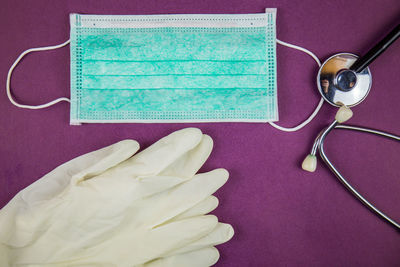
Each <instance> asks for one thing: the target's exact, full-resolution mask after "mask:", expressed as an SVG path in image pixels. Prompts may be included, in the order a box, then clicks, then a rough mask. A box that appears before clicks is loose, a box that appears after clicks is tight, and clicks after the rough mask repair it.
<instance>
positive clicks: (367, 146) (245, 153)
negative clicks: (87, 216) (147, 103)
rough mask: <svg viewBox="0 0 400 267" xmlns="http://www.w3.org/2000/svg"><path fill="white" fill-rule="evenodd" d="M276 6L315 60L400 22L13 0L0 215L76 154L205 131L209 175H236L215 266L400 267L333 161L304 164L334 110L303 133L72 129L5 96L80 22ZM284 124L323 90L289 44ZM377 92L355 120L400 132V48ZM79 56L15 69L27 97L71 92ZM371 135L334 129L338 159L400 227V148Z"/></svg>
mask: <svg viewBox="0 0 400 267" xmlns="http://www.w3.org/2000/svg"><path fill="white" fill-rule="evenodd" d="M266 7H277V8H278V13H277V36H278V38H279V39H281V40H283V41H286V42H290V43H294V44H297V45H300V46H303V47H306V48H307V49H310V50H311V51H313V52H314V53H316V54H317V55H318V56H319V57H320V58H321V59H322V60H323V59H326V58H327V57H329V56H330V55H332V54H334V53H337V52H353V53H357V54H363V53H365V52H366V51H367V50H368V49H369V48H370V47H371V45H372V44H373V43H375V42H376V41H377V40H379V39H380V38H381V37H383V36H384V35H385V34H386V33H387V32H388V31H389V30H390V29H391V28H392V27H394V25H396V24H397V23H399V16H400V2H399V1H398V0H374V1H363V0H356V1H345V0H337V1H312V0H292V1H288V0H279V1H278V0H276V1H261V0H260V1H239V0H216V1H215V0H213V1H212V0H209V1H208V0H207V1H189V0H180V1H168V2H167V1H156V0H147V1H136V0H134V1H105V0H96V1H94V0H93V1H82V0H74V1H52V0H37V1H28V0H26V1H15V0H2V2H1V8H0V24H1V25H2V26H1V28H0V40H1V42H0V55H1V56H0V58H1V59H2V63H1V64H0V77H1V81H2V88H3V89H2V91H1V93H0V207H2V206H4V205H5V204H6V203H7V202H8V201H9V200H10V199H11V198H12V197H13V196H14V195H15V194H16V193H17V192H18V191H19V190H21V189H23V188H24V187H26V186H27V185H29V184H31V183H32V182H33V181H35V180H37V179H39V178H40V177H41V176H43V175H44V174H46V173H47V172H49V171H50V170H52V169H53V168H55V167H56V166H58V165H60V164H61V163H63V162H65V161H68V160H70V159H72V158H74V157H76V156H78V155H81V154H83V153H87V152H89V151H92V150H95V149H98V148H100V147H103V146H106V145H109V144H111V143H114V142H116V141H119V140H122V139H126V138H131V139H135V140H138V141H139V143H140V144H141V145H142V147H146V146H148V145H149V144H151V143H153V142H154V141H156V140H158V139H159V138H161V137H162V136H164V135H167V134H169V133H171V132H172V131H174V130H177V129H181V128H183V127H188V126H194V127H199V128H200V129H201V130H202V131H203V132H204V133H207V134H209V135H211V136H212V138H213V139H214V141H215V148H214V151H213V154H212V155H211V157H210V159H209V160H208V162H207V163H206V164H205V166H204V168H203V170H205V171H206V170H211V169H213V168H216V167H224V168H226V169H228V170H229V171H230V174H231V175H230V180H229V181H228V183H227V184H226V185H225V186H224V187H223V188H221V189H220V190H219V191H218V192H217V196H218V197H219V199H220V206H219V207H218V209H217V210H216V211H215V214H216V215H218V217H219V218H220V220H221V221H225V222H229V223H231V224H232V225H233V226H234V228H235V230H236V234H235V236H234V237H233V239H232V240H231V241H230V242H229V243H227V244H224V245H221V246H219V249H220V252H221V258H220V260H219V262H218V263H217V265H216V266H399V265H400V235H399V233H398V232H396V231H395V230H394V228H392V227H391V226H389V225H388V224H386V223H385V222H383V221H382V220H380V219H379V218H378V217H377V216H375V215H373V214H372V213H371V212H370V211H369V210H367V209H366V208H365V207H364V206H362V205H361V203H360V202H358V201H357V200H356V199H355V198H354V197H353V196H352V195H350V194H349V193H348V192H347V191H346V190H345V189H344V187H343V186H342V185H341V184H340V183H339V182H338V181H337V180H336V179H335V178H334V177H333V176H332V175H331V174H330V172H329V171H328V170H327V168H326V167H325V166H323V164H321V163H319V164H318V169H317V171H316V172H315V173H313V174H310V173H305V172H303V171H302V170H301V169H300V164H301V161H302V159H303V157H304V156H305V155H306V154H307V153H309V149H310V146H311V144H312V141H313V139H314V137H315V136H316V134H317V133H318V132H319V130H320V129H321V128H323V127H325V126H326V125H327V124H328V123H329V122H331V120H332V118H333V116H334V112H335V109H334V108H333V107H330V106H328V105H327V104H325V105H324V106H323V108H322V109H321V111H320V113H319V115H318V117H317V118H316V119H315V120H314V121H313V122H312V123H311V124H310V125H308V126H307V127H305V128H304V129H303V130H301V131H299V132H295V133H283V132H280V131H278V130H276V129H274V128H272V127H271V126H269V125H268V124H253V123H205V124H104V125H102V124H92V125H90V124H86V125H83V126H70V125H69V105H68V104H67V103H66V102H63V103H62V104H57V105H55V106H53V107H51V108H47V109H43V110H26V109H19V108H16V107H14V106H13V105H11V103H10V102H9V101H8V100H7V98H6V94H5V80H6V75H7V71H8V68H9V67H10V66H11V64H12V63H13V62H14V60H15V59H16V58H17V56H18V55H19V54H20V53H21V52H22V51H23V50H25V49H27V48H30V47H40V46H46V45H54V44H59V43H62V42H64V41H65V40H66V39H68V38H69V20H68V14H69V13H74V12H75V13H89V14H171V13H259V12H263V10H264V8H266ZM277 57H278V59H277V62H278V92H279V93H278V95H279V112H280V122H279V124H280V125H285V126H291V125H295V124H297V123H298V122H300V121H302V120H304V119H305V118H306V117H307V116H308V115H309V114H310V113H311V112H312V110H313V109H314V107H315V105H316V104H317V102H318V99H319V95H318V92H317V89H316V85H315V76H316V72H317V66H316V64H315V63H314V61H313V60H312V59H311V58H310V57H309V56H307V55H305V54H303V53H301V52H298V51H295V50H291V49H289V48H285V47H281V46H278V48H277ZM371 71H372V75H373V87H372V90H371V92H370V95H369V97H368V98H367V99H366V100H365V101H364V102H363V103H362V104H361V105H359V106H357V107H355V108H354V109H353V111H354V113H355V115H354V118H353V119H352V120H351V121H350V123H351V124H355V125H363V126H368V127H371V128H377V129H382V130H386V131H389V132H393V133H397V134H400V121H399V115H400V104H399V101H400V86H399V84H400V75H399V74H400V41H397V43H395V44H394V45H392V47H390V48H389V49H388V50H387V51H386V52H385V53H384V54H383V55H382V56H381V57H380V58H378V59H377V61H376V62H374V63H373V64H372V65H371ZM69 79H70V78H69V48H62V49H58V50H56V51H50V52H41V53H35V54H31V55H29V56H27V57H26V58H25V59H24V60H23V61H22V62H21V64H20V65H19V66H18V67H17V69H16V70H15V72H14V75H13V79H12V88H13V92H14V95H15V97H16V99H18V100H19V101H20V102H23V103H26V104H40V103H45V102H47V101H49V100H52V99H55V98H56V97H60V96H69ZM396 145H397V144H395V143H394V142H390V141H387V140H384V139H379V138H374V137H371V136H365V135H363V134H356V133H352V132H349V133H347V132H346V133H345V132H343V131H341V132H339V131H337V132H335V133H333V134H332V136H330V138H329V140H327V144H326V146H327V150H328V154H329V155H331V157H332V160H333V161H334V162H336V163H337V165H338V167H339V168H340V169H341V170H342V171H343V173H344V174H346V175H347V176H348V177H349V180H350V181H352V182H354V185H355V186H356V187H357V188H358V189H359V190H360V191H361V192H362V193H365V195H366V196H367V197H368V198H369V199H370V200H371V201H373V202H375V203H376V204H377V206H378V207H381V208H382V210H384V211H386V212H388V213H389V214H390V215H391V216H392V217H393V218H394V219H397V220H400V208H399V204H400V194H399V192H400V180H399V178H400V174H399V173H400V169H399V166H398V162H399V161H400V152H399V151H400V146H399V145H397V146H396Z"/></svg>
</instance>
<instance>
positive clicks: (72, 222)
mask: <svg viewBox="0 0 400 267" xmlns="http://www.w3.org/2000/svg"><path fill="white" fill-rule="evenodd" d="M212 147H213V141H212V139H211V138H210V137H209V136H207V135H204V134H202V132H201V131H200V130H199V129H196V128H187V129H183V130H180V131H176V132H174V133H172V134H170V135H168V136H166V137H164V138H162V139H161V140H159V141H158V142H156V143H154V144H153V145H151V146H150V147H148V148H147V149H145V150H143V151H141V152H139V153H137V154H136V152H137V151H138V150H139V144H138V143H137V142H136V141H133V140H124V141H121V142H118V143H116V144H114V145H111V146H108V147H105V148H102V149H100V150H97V151H94V152H91V153H88V154H86V155H83V156H80V157H78V158H75V159H73V160H71V161H69V162H67V163H65V164H63V165H61V166H59V167H57V168H56V169H54V170H53V171H52V172H50V173H49V174H47V175H45V176H44V177H42V178H41V179H39V180H38V181H36V182H35V183H33V184H31V185H30V186H28V187H27V188H25V189H23V190H22V191H21V192H19V193H18V194H17V195H16V196H15V197H14V198H13V199H12V200H11V201H10V202H9V203H8V204H7V205H6V206H5V207H4V208H3V209H2V210H0V266H82V267H83V266H118V267H119V266H129V267H132V266H135V267H159V266H171V267H172V266H174V267H180V266H182V267H183V266H185V267H187V266H191V267H197V266H198V267H203V266H211V265H213V264H214V263H216V261H217V260H218V258H219V253H218V250H217V249H216V248H215V247H214V246H215V245H218V244H221V243H224V242H227V241H228V240H229V239H230V238H231V237H232V236H233V229H232V227H231V226H230V225H229V224H224V223H219V222H218V219H217V217H215V216H213V215H206V214H207V213H209V212H211V211H212V210H214V209H215V208H216V207H217V205H218V199H217V198H216V197H214V196H212V194H213V193H214V192H215V191H216V190H218V189H219V188H220V187H221V186H222V185H223V184H224V183H225V182H226V181H227V179H228V172H227V171H226V170H225V169H216V170H213V171H210V172H207V173H201V174H196V173H197V171H198V170H199V169H200V167H201V166H202V165H203V164H204V162H205V161H206V160H207V158H208V157H209V155H210V153H211V150H212Z"/></svg>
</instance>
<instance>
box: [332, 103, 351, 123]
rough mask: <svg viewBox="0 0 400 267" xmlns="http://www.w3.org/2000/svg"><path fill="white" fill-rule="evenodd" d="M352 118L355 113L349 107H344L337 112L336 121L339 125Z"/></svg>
mask: <svg viewBox="0 0 400 267" xmlns="http://www.w3.org/2000/svg"><path fill="white" fill-rule="evenodd" d="M351 117H353V111H351V109H350V108H349V107H347V106H345V105H342V106H341V107H340V108H339V110H338V111H337V112H336V116H335V120H337V122H339V123H343V122H345V121H348V120H349V119H350V118H351Z"/></svg>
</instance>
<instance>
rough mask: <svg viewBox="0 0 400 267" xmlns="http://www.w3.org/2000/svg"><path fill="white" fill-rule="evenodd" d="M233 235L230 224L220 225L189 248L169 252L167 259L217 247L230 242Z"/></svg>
mask: <svg viewBox="0 0 400 267" xmlns="http://www.w3.org/2000/svg"><path fill="white" fill-rule="evenodd" d="M233 235H234V230H233V228H232V226H231V225H230V224H226V223H218V225H217V226H216V227H215V228H214V230H213V231H212V232H211V233H210V234H208V235H206V236H204V237H202V238H200V239H199V240H196V241H194V242H192V243H190V244H188V245H187V246H184V247H181V248H179V249H177V250H174V251H171V252H169V253H168V254H166V255H165V257H167V256H172V255H176V254H181V253H186V252H189V251H196V250H200V249H203V248H206V247H211V246H217V245H220V244H223V243H225V242H228V241H229V240H230V239H231V238H232V237H233Z"/></svg>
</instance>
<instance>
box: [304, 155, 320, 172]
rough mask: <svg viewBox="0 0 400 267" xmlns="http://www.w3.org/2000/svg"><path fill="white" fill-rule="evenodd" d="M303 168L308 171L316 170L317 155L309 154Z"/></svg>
mask: <svg viewBox="0 0 400 267" xmlns="http://www.w3.org/2000/svg"><path fill="white" fill-rule="evenodd" d="M301 168H302V169H303V170H305V171H308V172H315V169H316V168H317V157H316V156H315V155H312V154H309V155H307V157H306V158H305V159H304V160H303V163H302V164H301Z"/></svg>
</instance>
